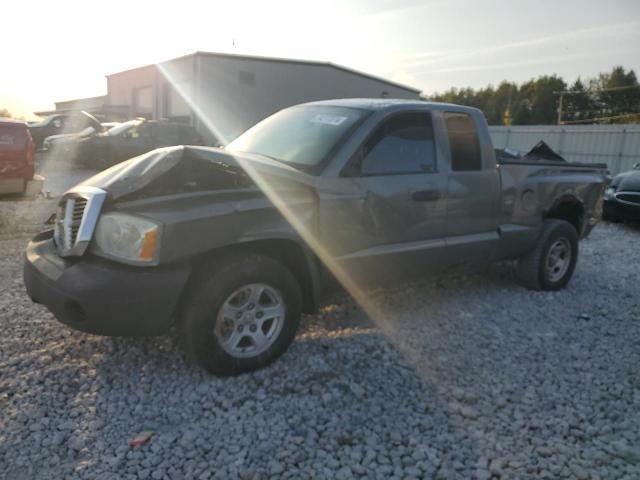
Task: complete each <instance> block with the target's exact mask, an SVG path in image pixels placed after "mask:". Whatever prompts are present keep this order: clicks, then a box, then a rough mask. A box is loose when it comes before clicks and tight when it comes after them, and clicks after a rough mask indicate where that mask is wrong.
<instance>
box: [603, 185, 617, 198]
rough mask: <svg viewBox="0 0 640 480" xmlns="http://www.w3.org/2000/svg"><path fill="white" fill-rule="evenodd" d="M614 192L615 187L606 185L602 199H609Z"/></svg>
mask: <svg viewBox="0 0 640 480" xmlns="http://www.w3.org/2000/svg"><path fill="white" fill-rule="evenodd" d="M615 193H616V189H615V188H613V187H607V188H606V189H605V191H604V199H605V200H611V199H612V198H613V196H614V195H615Z"/></svg>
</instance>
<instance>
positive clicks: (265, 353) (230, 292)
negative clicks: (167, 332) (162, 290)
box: [179, 254, 302, 376]
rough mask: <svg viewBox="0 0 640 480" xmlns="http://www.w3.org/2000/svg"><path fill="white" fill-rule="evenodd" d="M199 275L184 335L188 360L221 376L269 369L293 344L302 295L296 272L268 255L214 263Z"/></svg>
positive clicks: (188, 302) (184, 319)
mask: <svg viewBox="0 0 640 480" xmlns="http://www.w3.org/2000/svg"><path fill="white" fill-rule="evenodd" d="M208 270H209V271H206V269H205V271H202V272H200V274H198V276H197V277H196V281H195V283H196V285H195V288H194V289H193V291H192V292H189V293H188V296H187V298H186V299H185V302H184V304H183V305H184V306H183V308H182V313H181V318H180V323H179V332H180V337H181V338H180V339H181V343H182V345H183V348H184V349H185V351H186V353H187V356H188V357H189V358H190V359H191V360H192V361H194V362H195V363H197V364H198V365H200V366H201V367H203V368H205V369H206V370H208V371H209V372H211V373H213V374H216V375H222V376H226V375H237V374H240V373H244V372H249V371H252V370H256V369H258V368H261V367H264V366H266V365H268V364H269V363H271V362H272V361H274V360H275V359H276V358H278V357H279V356H280V355H282V353H284V352H285V350H286V349H287V347H288V346H289V344H290V343H291V342H292V341H293V339H294V337H295V334H296V331H297V329H298V325H299V322H300V316H301V304H302V295H301V293H300V287H299V285H298V283H297V282H296V279H295V277H294V276H293V275H292V274H291V272H290V271H289V270H288V269H287V268H286V267H284V266H283V265H282V264H280V263H279V262H277V261H275V260H273V259H271V258H269V257H265V256H262V255H254V254H244V255H239V256H234V257H231V258H228V259H227V260H225V261H222V262H214V263H213V264H212V265H211V266H210V267H209V269H208Z"/></svg>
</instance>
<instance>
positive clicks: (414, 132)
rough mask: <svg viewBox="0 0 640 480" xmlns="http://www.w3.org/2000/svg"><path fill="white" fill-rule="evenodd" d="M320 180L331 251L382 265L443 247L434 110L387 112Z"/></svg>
mask: <svg viewBox="0 0 640 480" xmlns="http://www.w3.org/2000/svg"><path fill="white" fill-rule="evenodd" d="M346 172H348V176H346V177H345V176H343V177H340V178H339V179H335V180H334V182H335V183H334V184H333V186H334V188H328V189H324V188H321V189H320V191H321V192H322V198H321V201H320V204H321V212H320V231H321V235H322V240H323V244H324V245H326V246H327V247H328V250H329V251H330V252H331V254H332V256H334V257H337V258H338V259H339V260H341V261H343V262H346V263H345V264H347V265H356V264H360V265H362V264H364V265H366V269H367V271H372V269H371V268H369V267H375V271H376V272H378V273H380V272H381V271H382V272H388V271H390V270H392V269H393V270H396V271H397V270H398V269H400V270H404V269H407V268H410V267H417V269H418V270H420V269H424V268H428V266H429V264H430V263H436V262H437V260H438V257H439V252H440V253H441V252H442V250H443V247H444V243H445V242H444V228H445V214H446V208H445V196H446V180H447V179H446V174H444V173H439V172H438V164H437V155H436V148H435V142H434V135H433V128H432V124H431V116H430V114H429V113H428V112H410V113H400V114H395V115H393V116H392V117H390V118H388V119H386V120H384V121H383V122H382V123H381V124H380V125H379V127H378V128H377V129H376V130H375V131H374V133H373V134H372V135H371V136H370V137H369V138H368V139H367V140H366V141H365V142H364V143H363V145H362V146H361V148H360V149H359V151H358V152H357V153H356V155H355V156H354V158H352V160H351V162H350V163H349V164H348V165H347V167H346Z"/></svg>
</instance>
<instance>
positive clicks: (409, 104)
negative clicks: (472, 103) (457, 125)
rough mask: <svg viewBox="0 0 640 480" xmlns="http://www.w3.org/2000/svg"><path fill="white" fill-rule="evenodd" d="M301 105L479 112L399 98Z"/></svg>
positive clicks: (456, 106)
mask: <svg viewBox="0 0 640 480" xmlns="http://www.w3.org/2000/svg"><path fill="white" fill-rule="evenodd" d="M302 105H305V106H308V105H313V106H328V107H348V108H360V109H363V110H371V111H383V110H412V109H416V108H420V109H426V110H449V111H454V112H479V110H478V109H477V108H473V107H466V106H462V105H454V104H451V103H439V102H426V101H422V100H405V99H400V98H341V99H335V100H320V101H317V102H308V103H304V104H302Z"/></svg>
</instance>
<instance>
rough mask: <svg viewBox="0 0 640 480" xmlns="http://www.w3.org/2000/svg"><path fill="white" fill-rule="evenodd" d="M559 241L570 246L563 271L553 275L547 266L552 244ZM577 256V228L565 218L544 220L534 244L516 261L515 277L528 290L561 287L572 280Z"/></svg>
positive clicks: (556, 288) (558, 288)
mask: <svg viewBox="0 0 640 480" xmlns="http://www.w3.org/2000/svg"><path fill="white" fill-rule="evenodd" d="M558 242H560V243H565V242H566V246H568V247H570V258H569V259H568V265H567V269H566V271H565V272H564V273H563V274H562V275H561V276H560V277H559V278H553V273H550V272H549V271H548V270H549V269H548V268H546V266H547V261H548V260H549V255H550V251H551V248H552V247H553V246H554V245H557V244H558ZM577 260H578V232H576V229H575V227H574V226H573V225H571V224H570V223H569V222H566V221H564V220H557V219H548V220H545V221H544V224H543V227H542V234H541V235H540V238H539V239H538V243H537V244H536V246H535V248H534V249H533V250H531V251H530V252H529V253H527V254H526V255H524V256H523V257H522V258H520V260H519V261H518V268H517V275H518V280H519V282H520V284H521V285H522V286H524V287H526V288H528V289H530V290H560V289H561V288H564V287H565V286H566V285H567V283H569V280H571V276H572V275H573V272H574V270H575V268H576V262H577Z"/></svg>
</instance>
